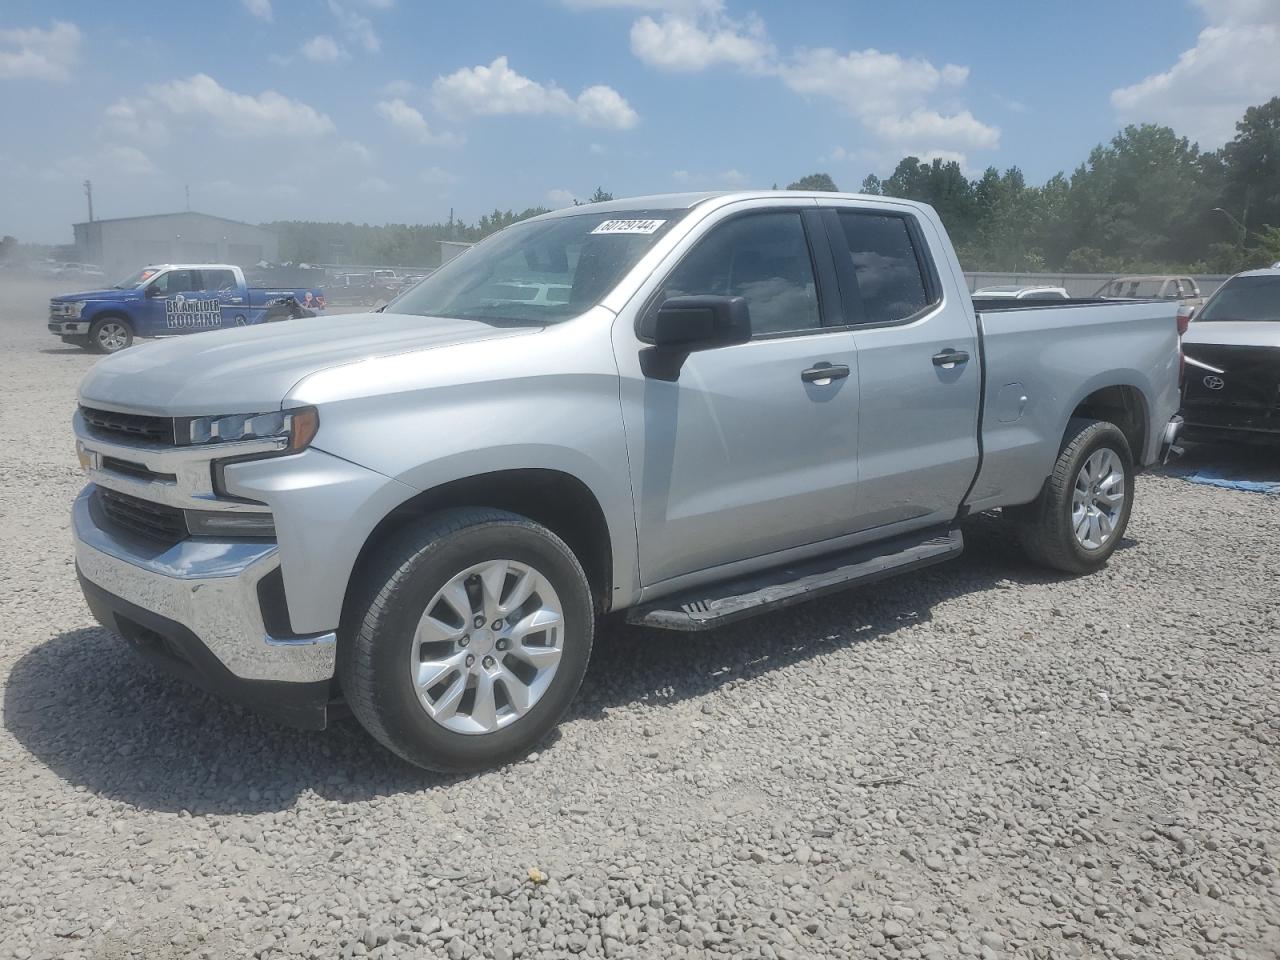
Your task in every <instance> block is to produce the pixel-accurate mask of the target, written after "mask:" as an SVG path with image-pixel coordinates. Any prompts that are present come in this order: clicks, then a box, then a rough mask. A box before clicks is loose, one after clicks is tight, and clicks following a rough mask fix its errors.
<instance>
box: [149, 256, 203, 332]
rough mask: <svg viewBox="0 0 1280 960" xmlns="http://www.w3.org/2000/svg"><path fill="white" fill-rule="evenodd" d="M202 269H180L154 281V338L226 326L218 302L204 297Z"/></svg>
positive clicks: (151, 298)
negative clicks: (223, 324) (223, 323)
mask: <svg viewBox="0 0 1280 960" xmlns="http://www.w3.org/2000/svg"><path fill="white" fill-rule="evenodd" d="M202 288H203V279H202V277H201V276H200V271H199V270H191V269H188V268H186V267H177V268H174V269H173V270H166V271H165V272H164V273H162V274H160V276H158V277H156V278H155V279H154V280H153V281H151V285H150V288H149V289H148V291H147V301H146V302H147V311H148V317H147V319H148V321H149V323H148V327H149V329H150V331H151V335H152V336H171V335H173V334H179V333H196V332H198V331H200V330H212V329H215V328H217V327H220V326H222V311H221V309H220V308H219V306H218V304H217V302H216V301H213V302H210V300H209V299H208V298H206V297H204V296H203V293H204V291H203V289H202Z"/></svg>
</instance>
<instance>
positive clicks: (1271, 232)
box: [1248, 227, 1280, 267]
mask: <svg viewBox="0 0 1280 960" xmlns="http://www.w3.org/2000/svg"><path fill="white" fill-rule="evenodd" d="M1248 260H1249V262H1248V265H1249V266H1253V267H1269V266H1271V265H1272V264H1274V263H1280V227H1263V228H1262V229H1261V230H1259V231H1258V232H1257V233H1256V234H1254V237H1253V243H1252V244H1251V245H1250V247H1249V255H1248Z"/></svg>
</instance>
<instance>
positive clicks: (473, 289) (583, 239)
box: [387, 210, 688, 324]
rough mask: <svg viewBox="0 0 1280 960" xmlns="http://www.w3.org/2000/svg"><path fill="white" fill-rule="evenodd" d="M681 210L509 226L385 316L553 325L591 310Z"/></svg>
mask: <svg viewBox="0 0 1280 960" xmlns="http://www.w3.org/2000/svg"><path fill="white" fill-rule="evenodd" d="M687 213H688V211H687V210H628V211H625V212H618V211H613V212H610V213H603V212H598V213H585V212H584V213H578V214H569V215H566V216H560V217H553V218H551V219H548V220H539V221H534V222H527V223H517V224H514V225H512V226H510V227H507V228H506V229H505V230H502V231H500V232H498V233H496V234H494V235H493V236H492V237H490V238H488V239H487V240H484V241H482V242H481V243H478V244H476V245H475V246H474V247H472V248H471V249H470V250H467V251H466V252H465V253H462V254H461V255H459V256H457V257H455V258H454V259H453V260H450V261H449V262H448V263H446V264H445V265H444V266H443V267H441V268H440V269H439V270H437V271H436V272H435V273H433V274H432V275H431V276H429V277H427V278H426V279H425V280H423V281H422V282H421V283H419V284H418V285H417V286H415V287H413V288H412V289H410V290H407V291H405V292H404V293H403V294H401V295H400V296H399V297H397V298H396V299H395V300H393V301H391V303H390V304H388V306H387V312H388V313H411V314H418V315H419V316H423V317H453V318H457V319H461V320H483V321H485V322H488V323H502V322H507V323H518V324H531V323H532V324H543V323H558V322H559V321H561V320H567V319H569V318H570V317H575V316H577V315H578V314H580V313H582V312H583V311H585V310H587V309H588V308H589V307H592V306H595V304H597V303H598V302H599V301H600V299H601V298H602V297H604V295H605V294H606V293H608V292H609V290H610V289H612V288H613V285H614V284H616V283H617V282H618V280H620V279H621V278H622V276H623V274H625V273H626V272H627V271H628V270H630V269H631V268H632V267H633V266H635V264H636V262H637V261H638V260H639V259H640V258H641V257H642V256H644V254H645V252H646V251H647V250H648V249H649V248H650V247H652V246H653V244H654V242H655V241H656V240H657V239H658V238H659V237H660V236H662V235H663V234H664V233H666V232H667V230H669V229H670V228H671V227H672V226H673V225H674V224H675V223H676V222H677V221H678V220H679V219H680V218H681V217H683V216H685V214H687Z"/></svg>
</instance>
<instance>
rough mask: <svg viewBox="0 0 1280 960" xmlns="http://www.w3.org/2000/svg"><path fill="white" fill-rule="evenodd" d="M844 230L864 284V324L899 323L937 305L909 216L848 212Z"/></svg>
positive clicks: (860, 285)
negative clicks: (908, 220) (907, 217)
mask: <svg viewBox="0 0 1280 960" xmlns="http://www.w3.org/2000/svg"><path fill="white" fill-rule="evenodd" d="M840 226H841V228H842V232H843V235H844V240H845V243H846V244H847V246H848V250H849V257H850V259H851V260H852V261H853V273H854V276H855V277H856V279H857V282H858V297H859V299H860V300H861V301H862V312H861V316H860V320H861V322H862V323H895V322H897V321H899V320H905V319H907V318H908V317H911V316H913V315H915V314H917V313H919V312H920V311H921V310H923V309H924V308H925V307H928V306H929V305H930V304H932V303H934V302H936V298H935V297H934V296H932V295H931V293H930V289H929V288H930V284H929V283H928V281H927V279H926V275H925V270H924V262H923V260H922V257H921V255H920V251H918V250H917V249H916V243H915V239H914V237H913V236H912V231H911V229H910V226H909V224H908V223H907V219H906V218H905V217H899V216H894V215H892V214H880V213H860V212H854V211H847V210H842V211H840ZM834 239H835V238H833V240H834ZM835 253H836V255H837V256H839V251H838V250H837V251H835Z"/></svg>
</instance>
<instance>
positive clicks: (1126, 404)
mask: <svg viewBox="0 0 1280 960" xmlns="http://www.w3.org/2000/svg"><path fill="white" fill-rule="evenodd" d="M1149 409H1150V407H1149V404H1148V403H1147V398H1146V395H1145V394H1144V393H1143V392H1142V390H1141V389H1140V388H1139V387H1136V386H1133V385H1132V384H1125V383H1116V384H1109V385H1107V386H1102V387H1095V388H1094V389H1092V390H1091V392H1090V393H1088V394H1087V395H1085V396H1084V397H1082V398H1081V399H1080V400H1079V401H1078V402H1077V403H1076V405H1075V407H1074V408H1073V409H1072V411H1071V413H1070V415H1069V416H1068V417H1067V422H1066V424H1064V425H1063V430H1062V445H1063V446H1065V445H1066V443H1067V440H1068V438H1069V436H1070V433H1071V421H1072V420H1073V419H1076V418H1080V417H1085V418H1089V419H1093V420H1106V421H1107V422H1109V423H1114V424H1115V425H1116V426H1117V427H1118V428H1119V429H1120V432H1121V433H1123V434H1124V437H1125V439H1126V440H1127V441H1129V452H1130V454H1131V455H1132V458H1133V466H1134V469H1135V470H1140V469H1142V463H1143V460H1144V458H1145V456H1146V449H1147V441H1148V435H1147V434H1148V430H1149V426H1148V425H1149V423H1150V415H1149V413H1148V411H1149ZM1059 449H1061V448H1059Z"/></svg>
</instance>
